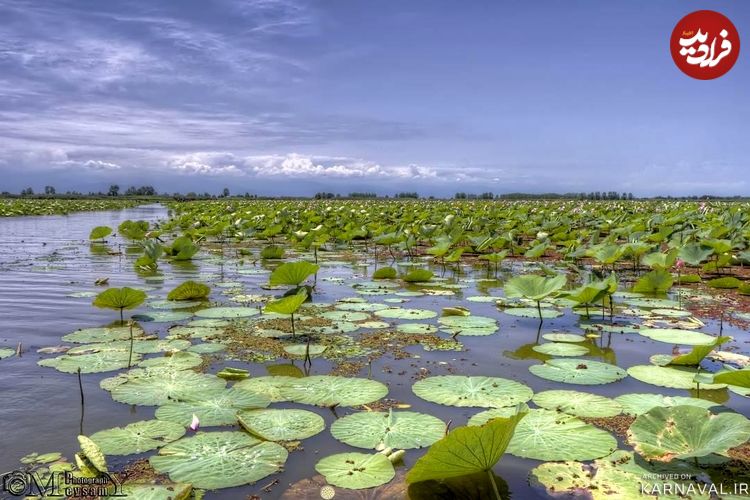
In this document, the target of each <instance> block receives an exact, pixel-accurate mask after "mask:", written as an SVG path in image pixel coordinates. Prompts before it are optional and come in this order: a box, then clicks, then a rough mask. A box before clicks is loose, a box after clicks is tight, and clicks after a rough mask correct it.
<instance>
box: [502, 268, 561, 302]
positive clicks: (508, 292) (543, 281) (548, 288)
mask: <svg viewBox="0 0 750 500" xmlns="http://www.w3.org/2000/svg"><path fill="white" fill-rule="evenodd" d="M566 281H567V279H566V278H565V275H562V274H558V275H556V276H555V277H553V278H546V277H544V276H537V275H534V274H527V275H525V276H514V277H513V278H511V279H509V280H508V281H507V282H506V283H505V287H504V290H505V296H506V297H511V298H512V297H524V298H526V299H531V300H537V301H539V300H542V299H544V298H545V297H548V296H549V295H552V294H553V293H555V292H556V291H558V290H560V289H561V288H562V287H563V286H565V283H566Z"/></svg>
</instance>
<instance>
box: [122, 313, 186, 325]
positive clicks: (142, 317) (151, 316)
mask: <svg viewBox="0 0 750 500" xmlns="http://www.w3.org/2000/svg"><path fill="white" fill-rule="evenodd" d="M192 317H193V313H190V312H184V311H149V312H147V313H142V314H136V315H134V316H133V319H134V320H137V321H144V322H147V323H150V322H153V323H171V322H173V321H184V320H186V319H190V318H192Z"/></svg>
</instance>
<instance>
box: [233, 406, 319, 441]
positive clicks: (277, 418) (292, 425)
mask: <svg viewBox="0 0 750 500" xmlns="http://www.w3.org/2000/svg"><path fill="white" fill-rule="evenodd" d="M237 420H239V422H240V425H242V427H244V428H245V430H247V431H248V432H249V433H251V434H253V435H255V436H258V437H260V438H262V439H265V440H267V441H294V440H299V439H306V438H309V437H312V436H314V435H316V434H318V433H319V432H321V431H322V430H323V429H325V428H326V424H325V421H324V420H323V418H322V417H321V416H320V415H318V414H317V413H313V412H311V411H308V410H296V409H289V408H284V409H272V410H270V409H269V410H243V411H241V412H239V413H237Z"/></svg>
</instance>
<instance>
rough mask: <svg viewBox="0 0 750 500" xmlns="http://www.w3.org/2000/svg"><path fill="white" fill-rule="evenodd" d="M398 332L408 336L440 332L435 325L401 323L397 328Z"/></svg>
mask: <svg viewBox="0 0 750 500" xmlns="http://www.w3.org/2000/svg"><path fill="white" fill-rule="evenodd" d="M396 330H397V331H399V332H401V333H406V334H408V335H424V334H432V333H437V331H438V329H437V327H436V326H435V325H430V324H429V323H401V324H400V325H398V326H397V327H396Z"/></svg>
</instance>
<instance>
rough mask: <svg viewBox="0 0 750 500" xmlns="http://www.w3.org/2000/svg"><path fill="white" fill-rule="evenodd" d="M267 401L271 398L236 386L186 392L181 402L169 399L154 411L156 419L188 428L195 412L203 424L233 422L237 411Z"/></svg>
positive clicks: (205, 425) (256, 406)
mask: <svg viewBox="0 0 750 500" xmlns="http://www.w3.org/2000/svg"><path fill="white" fill-rule="evenodd" d="M192 397H194V399H192ZM269 404H271V401H270V400H269V399H268V398H267V397H266V396H264V395H262V394H255V393H253V392H250V391H243V390H241V389H236V388H232V389H229V390H224V389H222V390H221V391H216V392H211V393H210V394H205V395H203V394H197V395H195V396H193V395H191V394H187V395H186V400H184V401H170V402H168V403H166V404H164V405H162V406H160V407H159V408H158V409H157V410H156V418H158V419H159V420H166V421H169V422H175V423H177V424H180V425H182V426H183V427H187V426H188V425H190V422H191V420H192V418H193V415H196V416H197V417H198V420H200V425H202V426H204V427H213V426H218V425H234V424H235V423H236V422H237V417H236V414H237V412H238V411H239V410H245V409H249V408H265V407H266V406H268V405H269Z"/></svg>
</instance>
